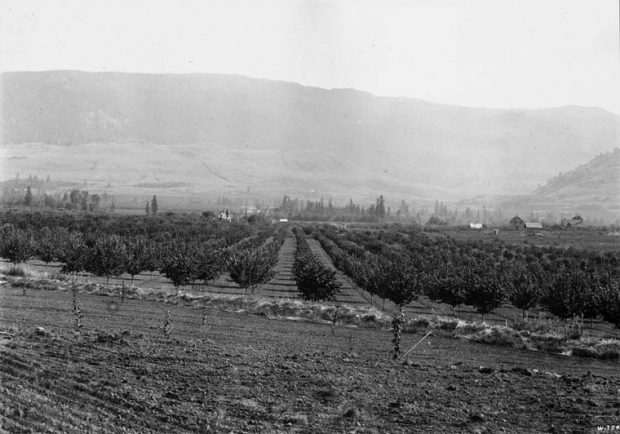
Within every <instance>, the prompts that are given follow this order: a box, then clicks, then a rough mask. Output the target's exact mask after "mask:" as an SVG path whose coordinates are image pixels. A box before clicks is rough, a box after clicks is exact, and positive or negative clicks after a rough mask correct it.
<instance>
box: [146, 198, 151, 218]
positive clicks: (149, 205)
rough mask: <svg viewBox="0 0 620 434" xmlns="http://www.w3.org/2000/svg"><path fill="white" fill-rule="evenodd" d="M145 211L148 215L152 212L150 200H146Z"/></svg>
mask: <svg viewBox="0 0 620 434" xmlns="http://www.w3.org/2000/svg"><path fill="white" fill-rule="evenodd" d="M145 211H146V215H149V214H150V213H151V204H150V203H149V201H148V200H147V201H146V208H145Z"/></svg>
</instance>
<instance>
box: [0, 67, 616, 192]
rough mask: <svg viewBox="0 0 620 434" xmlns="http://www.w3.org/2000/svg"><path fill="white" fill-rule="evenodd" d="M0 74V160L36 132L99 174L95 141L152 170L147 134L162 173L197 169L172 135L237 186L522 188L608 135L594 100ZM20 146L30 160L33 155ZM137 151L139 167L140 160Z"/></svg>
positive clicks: (587, 154)
mask: <svg viewBox="0 0 620 434" xmlns="http://www.w3.org/2000/svg"><path fill="white" fill-rule="evenodd" d="M1 80H2V87H1V89H2V94H1V96H2V110H0V111H1V113H0V114H1V116H0V132H1V135H0V136H1V137H0V138H1V140H2V143H3V145H4V148H5V150H6V151H7V152H8V153H9V154H10V155H9V154H7V158H11V157H15V156H18V157H20V158H21V157H23V156H24V155H22V154H20V145H23V144H28V143H30V144H32V143H39V144H41V146H43V145H45V149H46V151H45V152H47V153H49V156H50V157H49V158H52V159H53V158H56V159H58V160H59V161H55V162H54V164H53V165H52V166H54V167H57V166H58V170H60V171H61V172H62V173H67V174H69V173H72V168H71V167H60V166H62V164H61V163H62V161H60V160H62V159H63V158H66V156H65V155H64V154H63V152H64V151H63V152H61V151H59V149H60V148H55V147H54V146H70V147H75V149H76V150H77V149H78V148H79V149H87V148H88V150H86V151H84V152H87V153H88V154H89V155H90V154H95V155H96V157H97V158H99V159H100V160H101V161H100V165H99V166H100V167H107V170H108V171H109V173H110V174H111V175H110V176H112V175H114V176H120V177H121V178H122V177H123V176H128V175H123V174H120V173H117V174H114V173H112V172H114V170H115V169H114V167H115V166H114V165H112V164H111V165H106V159H108V160H113V159H114V158H115V157H114V158H113V156H110V155H108V154H107V152H108V151H107V150H106V147H110V144H116V145H119V146H116V145H115V146H114V149H115V150H116V151H117V152H124V151H123V149H126V154H127V158H130V157H131V158H133V159H135V161H134V162H133V164H132V166H133V167H135V169H134V170H136V171H138V172H140V174H139V175H140V177H143V176H146V177H147V178H149V177H151V179H152V176H151V175H150V174H148V173H150V172H153V171H156V170H157V169H156V166H157V164H158V162H157V159H156V158H154V157H153V156H150V155H146V154H148V152H147V151H145V150H143V149H142V148H140V147H139V146H137V145H136V144H137V143H139V144H155V145H158V148H157V149H160V152H162V155H164V156H168V157H169V158H170V161H175V162H176V163H175V164H179V165H180V166H179V167H177V168H176V169H175V168H173V167H165V170H164V172H170V175H169V176H168V178H167V180H168V181H170V182H176V181H179V182H181V181H185V180H186V179H185V178H187V182H199V181H200V179H199V177H198V176H197V175H196V176H194V177H193V178H191V177H189V178H188V175H187V174H186V173H183V172H185V170H184V167H183V165H188V166H191V167H194V166H193V162H192V161H189V160H190V159H191V158H190V159H188V160H180V159H179V158H180V157H181V156H182V155H180V154H179V153H178V152H176V151H174V147H176V146H181V145H182V146H185V147H186V148H187V149H189V148H192V149H193V150H192V152H194V154H195V155H198V156H199V157H200V158H202V159H203V160H205V161H206V160H209V166H213V167H216V166H220V167H222V169H221V170H220V172H222V173H228V175H224V177H225V178H226V179H228V180H229V181H230V184H231V185H232V184H235V183H236V184H238V185H237V187H238V188H241V186H245V185H247V184H248V183H250V184H255V185H256V186H257V187H258V188H262V187H261V186H265V188H266V189H267V187H266V186H269V188H282V189H286V188H288V187H291V189H293V190H295V191H298V192H304V191H311V190H315V191H316V190H317V188H313V186H312V182H313V178H314V180H316V181H317V183H319V184H324V185H327V186H330V187H331V189H332V190H333V191H331V192H330V193H333V194H336V193H338V194H342V195H346V194H348V193H349V191H351V187H352V186H353V187H354V189H355V192H354V193H355V194H361V193H362V192H363V191H368V193H367V194H368V195H372V194H377V193H378V192H382V193H385V194H390V193H392V194H394V195H398V196H399V197H407V195H409V196H411V197H416V198H419V197H425V198H427V199H431V198H432V197H431V196H430V195H432V194H441V195H443V198H463V197H467V196H473V195H475V194H476V193H478V192H484V193H486V194H528V193H530V192H532V191H533V190H534V189H535V188H536V187H537V186H538V185H539V184H541V183H543V182H545V181H546V180H547V179H548V178H550V177H552V176H553V175H555V174H557V173H558V172H560V171H562V172H565V171H568V170H571V169H572V168H574V167H576V166H577V165H579V164H581V163H583V161H587V160H589V159H590V158H592V157H593V156H594V155H597V154H599V153H601V152H605V151H608V150H609V149H613V148H614V147H617V146H619V142H618V140H619V139H618V137H619V136H620V116H618V115H615V114H613V113H611V112H608V111H606V110H604V109H600V108H586V107H580V106H566V107H561V108H543V109H490V108H470V107H463V106H456V105H449V104H438V103H432V102H429V101H425V100H421V99H415V98H400V97H381V96H374V95H372V94H370V93H368V92H364V91H357V90H354V89H322V88H318V87H311V86H304V85H301V84H298V83H290V82H281V81H277V80H269V79H254V78H250V77H245V76H237V75H234V76H233V75H227V74H193V73H190V74H148V73H122V72H95V73H91V72H82V71H49V72H9V73H2V76H1ZM88 144H98V145H96V146H95V147H96V148H97V149H96V150H95V149H94V148H93V149H91V148H90V147H86V145H88ZM35 153H36V151H35ZM143 154H144V155H143ZM267 155H269V156H268V157H267ZM313 155H316V158H317V160H318V161H321V164H323V166H324V167H319V168H318V169H320V170H319V172H316V170H317V166H316V165H312V164H310V165H308V164H307V162H308V160H311V159H312V158H313ZM25 157H26V158H30V159H31V161H30V163H32V164H33V166H36V165H37V164H39V163H37V162H36V161H35V160H36V159H37V156H35V155H30V156H28V155H26V156H25ZM254 157H256V158H254ZM89 158H90V157H89ZM235 159H236V160H237V161H238V162H239V164H234V163H235V161H232V160H235ZM140 160H142V161H146V162H143V164H145V165H146V166H148V168H147V169H144V170H142V169H140V164H141V163H140ZM151 160H153V161H151ZM8 161H9V160H7V159H5V161H4V162H3V163H2V164H3V165H5V166H6V170H7V171H8V172H7V173H15V171H16V170H23V169H24V168H26V167H27V166H26V164H27V163H28V160H23V159H22V160H19V159H14V160H10V162H11V164H8ZM17 161H20V162H21V163H23V165H21V166H20V165H18V164H14V163H16V162H17ZM71 161H72V164H77V163H76V161H73V160H71ZM67 164H68V163H67ZM115 164H117V163H115ZM39 165H40V166H44V164H42V163H41V164H39ZM278 165H279V166H278ZM242 166H243V167H242ZM283 166H286V167H283ZM323 169H325V170H323ZM141 170H142V172H144V173H142V172H141ZM194 170H197V169H194ZM339 170H340V171H342V170H344V171H348V176H347V173H345V174H344V175H342V174H340V173H338V171H339ZM313 171H315V172H316V173H315V172H313ZM248 173H252V174H253V177H249V176H247V174H248ZM317 173H318V174H320V176H321V179H320V180H318V179H317V178H318V177H317V176H316V174H317ZM145 174H146V175H145ZM95 175H96V176H103V175H101V174H100V173H99V172H97V173H96V174H95ZM76 176H88V173H86V172H84V173H81V172H80V174H79V175H78V174H77V173H76ZM106 176H107V175H106ZM190 178H191V179H190ZM286 179H289V181H290V183H292V184H291V185H287V181H283V180H286ZM118 181H123V180H122V179H118ZM221 181H222V182H224V180H221ZM319 181H320V182H319ZM218 182H219V181H218ZM340 184H342V187H340ZM344 184H346V185H344ZM407 186H411V188H408V187H407ZM424 186H428V187H429V188H427V189H425V187H424ZM237 187H236V188H237ZM435 198H436V197H435Z"/></svg>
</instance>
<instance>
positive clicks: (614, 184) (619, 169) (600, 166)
mask: <svg viewBox="0 0 620 434" xmlns="http://www.w3.org/2000/svg"><path fill="white" fill-rule="evenodd" d="M512 206H515V207H517V208H521V209H523V210H526V209H532V210H553V211H555V212H558V213H564V214H571V213H579V214H582V215H584V216H585V217H591V218H592V217H595V218H603V219H605V220H610V219H611V220H617V219H618V218H619V216H620V148H615V149H614V150H613V151H611V152H606V153H602V154H599V155H598V156H596V157H595V158H593V159H592V160H590V161H589V162H587V163H586V164H582V165H580V166H578V167H577V168H575V169H573V170H570V171H568V172H566V173H560V174H559V175H557V176H555V177H553V178H551V179H550V180H548V181H547V182H546V183H545V184H544V185H542V186H540V187H539V188H537V189H536V191H534V193H533V194H532V195H529V196H526V197H524V198H522V199H521V200H520V201H518V202H513V204H512Z"/></svg>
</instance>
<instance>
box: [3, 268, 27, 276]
mask: <svg viewBox="0 0 620 434" xmlns="http://www.w3.org/2000/svg"><path fill="white" fill-rule="evenodd" d="M4 274H5V275H7V276H11V277H27V276H28V273H26V270H24V268H23V267H20V266H19V265H11V266H10V267H9V268H8V269H7V270H6V271H4Z"/></svg>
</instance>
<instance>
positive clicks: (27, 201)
mask: <svg viewBox="0 0 620 434" xmlns="http://www.w3.org/2000/svg"><path fill="white" fill-rule="evenodd" d="M24 205H26V206H30V205H32V191H30V186H28V188H26V195H25V196H24Z"/></svg>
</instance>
